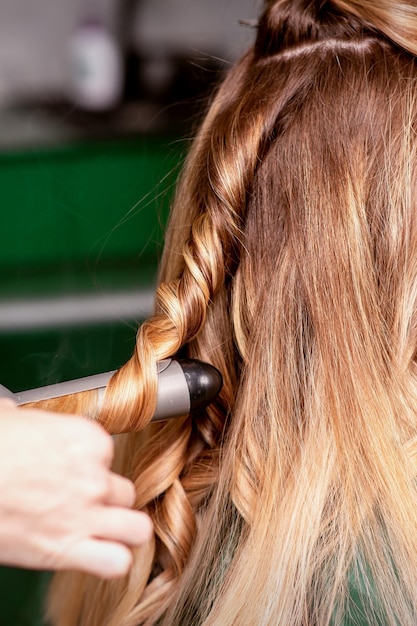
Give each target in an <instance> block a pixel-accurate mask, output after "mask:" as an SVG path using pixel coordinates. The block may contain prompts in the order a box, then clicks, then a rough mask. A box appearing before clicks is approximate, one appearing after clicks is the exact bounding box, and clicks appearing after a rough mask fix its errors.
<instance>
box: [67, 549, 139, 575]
mask: <svg viewBox="0 0 417 626" xmlns="http://www.w3.org/2000/svg"><path fill="white" fill-rule="evenodd" d="M132 558H133V557H132V553H131V551H130V550H129V548H127V547H126V546H124V545H122V544H120V543H116V542H112V541H101V540H99V539H84V540H82V541H80V542H78V543H77V544H75V545H73V546H72V548H71V551H70V552H69V553H68V554H66V555H63V558H62V562H61V563H60V564H59V565H58V567H57V568H56V569H58V568H59V569H73V570H81V571H83V572H86V573H88V574H94V575H95V576H99V577H100V578H118V577H121V576H125V575H126V574H127V573H128V571H129V569H130V566H131V564H132Z"/></svg>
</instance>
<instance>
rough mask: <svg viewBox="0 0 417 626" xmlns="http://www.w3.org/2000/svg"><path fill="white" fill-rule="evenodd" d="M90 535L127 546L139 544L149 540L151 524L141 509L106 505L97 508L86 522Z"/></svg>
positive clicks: (151, 531)
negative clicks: (133, 509) (132, 509)
mask: <svg viewBox="0 0 417 626" xmlns="http://www.w3.org/2000/svg"><path fill="white" fill-rule="evenodd" d="M88 531H89V533H90V535H92V536H94V537H97V538H99V539H105V540H106V541H120V542H121V543H124V544H126V545H129V546H139V545H140V544H142V543H144V542H146V541H149V539H150V538H151V537H152V533H153V524H152V521H151V518H150V517H149V515H146V513H143V512H142V511H130V510H128V509H122V508H116V507H107V508H105V509H103V508H97V509H96V511H95V512H94V516H93V514H91V516H90V518H89V523H88Z"/></svg>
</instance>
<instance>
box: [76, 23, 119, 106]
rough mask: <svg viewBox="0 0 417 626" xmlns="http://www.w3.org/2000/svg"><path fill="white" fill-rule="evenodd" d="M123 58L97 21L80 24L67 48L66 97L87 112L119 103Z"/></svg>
mask: <svg viewBox="0 0 417 626" xmlns="http://www.w3.org/2000/svg"><path fill="white" fill-rule="evenodd" d="M123 82H124V68H123V57H122V51H121V49H120V46H119V45H118V42H117V40H116V39H115V37H113V36H112V34H111V33H110V32H109V31H108V29H107V28H106V27H105V26H104V25H103V24H101V23H100V22H99V21H98V20H86V21H85V22H82V23H81V24H80V25H79V26H78V28H77V29H76V30H75V32H74V33H73V35H72V38H71V40H70V45H69V97H70V99H71V101H72V102H73V103H74V104H75V105H76V106H78V107H80V108H82V109H85V110H88V111H97V112H99V111H106V110H109V109H112V108H114V107H115V106H117V105H118V104H119V102H120V100H121V97H122V92H123Z"/></svg>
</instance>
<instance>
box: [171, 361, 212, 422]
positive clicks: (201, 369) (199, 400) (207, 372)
mask: <svg viewBox="0 0 417 626" xmlns="http://www.w3.org/2000/svg"><path fill="white" fill-rule="evenodd" d="M178 363H179V364H180V365H181V368H182V370H183V372H184V377H185V380H186V382H187V385H188V391H189V394H190V411H196V410H198V409H204V408H205V407H206V406H208V405H209V404H210V403H211V402H213V400H214V399H215V398H216V397H217V396H218V395H219V393H220V390H221V388H222V386H223V379H222V375H221V374H220V372H219V370H218V369H216V368H215V367H214V366H213V365H210V364H209V363H203V362H202V361H197V360H196V359H178Z"/></svg>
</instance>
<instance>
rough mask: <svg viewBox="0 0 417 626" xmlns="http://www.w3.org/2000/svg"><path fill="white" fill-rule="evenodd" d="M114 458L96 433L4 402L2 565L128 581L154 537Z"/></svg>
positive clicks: (0, 422) (72, 419) (0, 413)
mask: <svg viewBox="0 0 417 626" xmlns="http://www.w3.org/2000/svg"><path fill="white" fill-rule="evenodd" d="M112 458H113V440H112V438H111V437H110V435H108V434H107V433H106V432H105V431H104V430H103V429H102V428H101V427H100V426H99V425H97V424H94V423H93V422H90V421H88V420H86V419H84V418H82V417H77V416H64V415H56V414H53V413H48V412H46V411H39V410H32V409H19V408H16V406H15V405H14V403H13V402H11V401H10V400H0V563H1V564H3V565H12V566H16V567H24V568H30V569H45V570H62V569H75V570H81V571H85V572H88V573H91V574H95V575H96V576H99V577H101V578H113V577H118V576H123V575H125V574H126V573H127V572H128V570H129V567H130V565H131V561H132V553H131V550H130V548H131V547H134V546H138V545H140V544H141V543H143V542H144V541H147V540H149V538H150V537H151V535H152V532H153V529H152V522H151V520H150V518H149V517H148V516H147V515H146V514H144V513H141V512H139V511H134V510H132V508H131V507H132V506H133V503H134V498H135V491H134V487H133V484H132V483H131V482H130V481H129V480H128V479H126V478H123V477H121V476H119V475H117V474H115V473H113V472H112V471H111V469H110V467H111V462H112Z"/></svg>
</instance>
